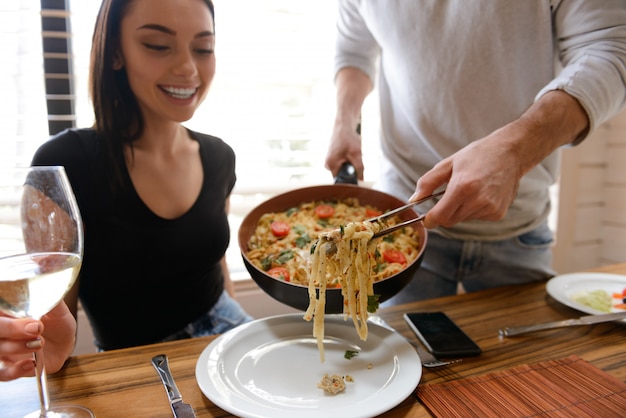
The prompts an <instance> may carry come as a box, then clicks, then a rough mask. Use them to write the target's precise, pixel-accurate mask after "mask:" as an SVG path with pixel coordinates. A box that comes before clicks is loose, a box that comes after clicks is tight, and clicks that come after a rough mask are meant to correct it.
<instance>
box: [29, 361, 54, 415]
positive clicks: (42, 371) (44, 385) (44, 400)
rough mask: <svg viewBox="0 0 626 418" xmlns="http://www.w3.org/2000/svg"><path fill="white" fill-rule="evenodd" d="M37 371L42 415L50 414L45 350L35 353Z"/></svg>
mask: <svg viewBox="0 0 626 418" xmlns="http://www.w3.org/2000/svg"><path fill="white" fill-rule="evenodd" d="M33 358H34V360H35V366H36V371H37V389H39V405H40V407H41V415H40V416H41V417H42V418H44V417H46V416H48V409H49V408H50V395H49V394H48V378H47V376H46V365H45V362H44V358H43V350H39V351H38V352H35V353H33Z"/></svg>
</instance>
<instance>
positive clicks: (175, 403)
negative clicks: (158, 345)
mask: <svg viewBox="0 0 626 418" xmlns="http://www.w3.org/2000/svg"><path fill="white" fill-rule="evenodd" d="M152 365H153V366H154V368H155V369H156V371H157V373H158V374H159V377H160V378H161V382H163V386H165V391H166V392H167V397H168V398H169V400H170V406H171V407H172V412H173V413H174V417H176V418H196V414H195V412H194V411H193V408H192V407H191V405H189V404H188V403H185V402H183V397H182V396H181V394H180V392H179V391H178V388H177V387H176V383H174V378H173V377H172V373H171V372H170V365H169V363H168V361H167V356H166V355H165V354H159V355H158V356H154V357H152Z"/></svg>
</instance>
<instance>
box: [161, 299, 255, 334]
mask: <svg viewBox="0 0 626 418" xmlns="http://www.w3.org/2000/svg"><path fill="white" fill-rule="evenodd" d="M253 319H254V318H252V317H251V316H250V315H248V314H247V313H246V312H245V311H244V310H243V308H242V307H241V305H239V303H238V302H237V301H236V300H234V299H233V298H231V297H230V296H229V295H228V292H226V291H224V293H222V295H221V296H220V298H219V299H218V300H217V303H216V304H215V306H213V308H211V310H210V311H209V312H207V313H205V314H204V315H202V316H201V317H200V318H198V319H196V320H195V321H194V322H191V323H190V324H188V325H187V326H186V327H185V328H183V329H181V330H180V331H178V332H175V333H174V334H172V335H170V336H169V337H167V338H165V339H163V340H162V342H163V341H174V340H184V339H187V338H193V337H204V336H206V335H215V334H222V333H224V332H226V331H228V330H231V329H233V328H235V327H236V326H237V325H241V324H244V323H246V322H250V321H252V320H253Z"/></svg>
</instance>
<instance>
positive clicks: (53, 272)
mask: <svg viewBox="0 0 626 418" xmlns="http://www.w3.org/2000/svg"><path fill="white" fill-rule="evenodd" d="M82 258H83V226H82V221H81V218H80V213H79V211H78V206H77V204H76V199H75V197H74V193H73V192H72V188H71V186H70V183H69V181H68V179H67V176H66V174H65V169H64V168H63V167H60V166H54V167H21V168H20V167H12V168H4V167H3V168H1V169H0V312H2V313H4V314H6V315H9V316H13V317H16V318H34V319H40V318H41V317H42V316H43V315H45V314H46V313H47V312H49V311H50V310H51V309H52V308H53V307H54V306H56V305H57V304H58V303H59V302H60V301H61V300H62V299H63V297H64V296H65V294H66V293H67V292H68V291H69V290H70V288H71V287H72V285H73V284H74V282H75V281H76V277H77V276H78V273H79V270H80V266H81V263H82ZM34 361H35V364H36V375H37V386H38V389H39V400H40V410H38V411H35V412H33V413H32V414H30V415H28V416H29V417H31V416H32V417H42V418H43V417H55V418H70V417H72V418H73V417H93V416H94V415H93V413H92V412H91V411H90V410H89V409H87V408H84V407H82V406H78V405H63V406H54V407H52V406H50V397H49V395H48V387H47V380H46V369H45V365H44V353H43V350H40V351H39V352H38V353H36V354H35V355H34Z"/></svg>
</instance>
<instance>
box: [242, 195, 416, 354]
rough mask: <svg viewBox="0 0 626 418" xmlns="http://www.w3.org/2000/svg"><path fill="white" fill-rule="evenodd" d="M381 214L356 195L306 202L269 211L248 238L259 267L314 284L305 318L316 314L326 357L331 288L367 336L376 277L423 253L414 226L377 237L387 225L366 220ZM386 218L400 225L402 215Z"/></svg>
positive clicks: (374, 304) (251, 256)
mask: <svg viewBox="0 0 626 418" xmlns="http://www.w3.org/2000/svg"><path fill="white" fill-rule="evenodd" d="M380 214H382V212H381V211H380V210H378V209H377V208H374V207H372V206H369V205H361V204H359V201H358V199H355V198H349V199H345V200H343V201H338V202H327V201H324V202H321V201H312V202H306V203H303V204H300V205H299V206H298V207H295V208H290V209H288V210H286V211H283V212H274V213H267V214H264V215H263V216H262V217H261V218H260V219H259V222H258V224H257V228H256V230H255V233H254V234H253V235H252V237H251V238H250V240H249V242H248V252H247V257H248V259H249V260H250V261H251V262H252V263H253V264H255V265H256V266H257V267H258V268H259V269H261V270H263V271H265V272H266V273H268V274H269V275H271V276H274V277H276V278H278V279H282V280H285V281H289V282H292V283H296V284H300V285H306V286H308V289H309V307H308V309H307V311H306V313H305V319H306V320H313V324H314V336H315V337H316V338H317V341H318V347H319V349H320V357H321V360H322V361H323V360H324V351H323V337H324V322H323V321H324V308H325V303H326V289H328V288H340V289H341V292H342V296H343V300H344V304H343V309H344V315H345V316H346V318H348V317H350V318H352V320H353V322H354V324H355V328H356V330H357V333H358V334H359V336H360V338H361V339H363V340H365V339H366V338H367V316H368V310H369V311H370V312H375V311H376V309H377V307H378V300H377V295H374V292H373V284H374V282H376V281H379V280H382V279H385V278H387V277H390V276H392V275H394V274H396V273H398V272H400V271H401V270H403V269H404V268H406V267H407V266H408V265H409V264H411V263H412V262H413V261H414V260H415V259H416V258H417V256H418V254H419V240H420V237H419V236H418V235H417V231H416V230H415V229H414V228H412V227H411V226H407V227H404V228H403V229H401V230H400V231H396V232H394V233H391V234H389V235H385V236H384V237H383V238H380V239H376V240H372V239H371V238H372V235H373V234H374V232H376V231H377V230H379V229H380V228H382V227H383V226H384V225H382V224H381V223H379V222H375V223H371V222H365V221H366V220H367V219H370V218H372V217H374V216H378V215H380ZM385 222H386V225H394V224H396V223H398V222H400V218H398V217H397V216H396V217H392V218H390V219H388V220H386V221H385Z"/></svg>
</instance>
